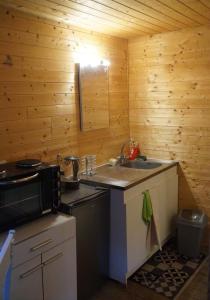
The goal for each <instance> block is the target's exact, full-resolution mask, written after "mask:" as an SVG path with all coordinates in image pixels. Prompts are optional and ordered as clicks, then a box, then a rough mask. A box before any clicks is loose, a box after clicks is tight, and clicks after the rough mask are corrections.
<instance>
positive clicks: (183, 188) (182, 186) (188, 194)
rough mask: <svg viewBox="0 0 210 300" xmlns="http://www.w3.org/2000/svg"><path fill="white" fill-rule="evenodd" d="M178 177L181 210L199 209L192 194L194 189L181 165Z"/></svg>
mask: <svg viewBox="0 0 210 300" xmlns="http://www.w3.org/2000/svg"><path fill="white" fill-rule="evenodd" d="M178 176H179V209H183V208H189V209H195V208H198V206H197V204H196V201H195V199H194V196H193V193H192V189H191V187H190V185H189V183H188V181H187V179H186V176H185V174H184V172H183V170H182V167H181V166H180V165H178Z"/></svg>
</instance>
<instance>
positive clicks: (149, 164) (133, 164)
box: [122, 160, 162, 169]
mask: <svg viewBox="0 0 210 300" xmlns="http://www.w3.org/2000/svg"><path fill="white" fill-rule="evenodd" d="M161 165H162V164H161V163H159V162H154V161H142V160H130V161H128V162H126V163H125V164H123V165H122V167H126V168H132V169H155V168H158V167H160V166H161Z"/></svg>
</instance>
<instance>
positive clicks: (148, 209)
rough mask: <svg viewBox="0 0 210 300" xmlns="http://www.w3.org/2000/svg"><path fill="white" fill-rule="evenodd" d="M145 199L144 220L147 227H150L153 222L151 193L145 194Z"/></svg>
mask: <svg viewBox="0 0 210 300" xmlns="http://www.w3.org/2000/svg"><path fill="white" fill-rule="evenodd" d="M143 195H144V198H143V208H142V218H143V220H144V222H145V223H146V225H150V223H151V221H152V215H153V211H152V201H151V198H150V194H149V191H145V192H143Z"/></svg>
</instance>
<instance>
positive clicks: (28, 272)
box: [20, 265, 42, 279]
mask: <svg viewBox="0 0 210 300" xmlns="http://www.w3.org/2000/svg"><path fill="white" fill-rule="evenodd" d="M41 268H42V265H38V266H36V267H35V268H33V269H30V270H29V271H27V272H25V273H23V274H21V275H20V279H23V278H26V277H28V276H30V275H31V274H33V273H34V272H36V271H37V270H39V269H41Z"/></svg>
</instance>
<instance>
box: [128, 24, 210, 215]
mask: <svg viewBox="0 0 210 300" xmlns="http://www.w3.org/2000/svg"><path fill="white" fill-rule="evenodd" d="M129 105H130V127H131V136H132V137H133V138H135V139H137V140H138V141H139V142H140V145H141V147H142V151H143V153H144V154H146V155H148V156H150V157H156V158H164V159H178V160H180V166H181V167H180V180H179V187H180V189H179V199H180V207H197V206H198V207H200V208H202V209H204V210H205V212H206V213H207V214H208V216H209V217H210V27H197V28H194V29H188V30H181V31H175V32H171V33H163V34H158V35H153V36H147V37H142V38H138V39H133V40H131V41H130V42H129Z"/></svg>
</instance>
